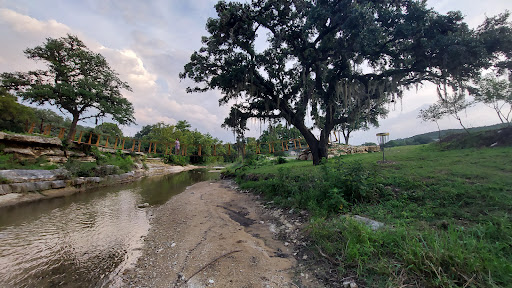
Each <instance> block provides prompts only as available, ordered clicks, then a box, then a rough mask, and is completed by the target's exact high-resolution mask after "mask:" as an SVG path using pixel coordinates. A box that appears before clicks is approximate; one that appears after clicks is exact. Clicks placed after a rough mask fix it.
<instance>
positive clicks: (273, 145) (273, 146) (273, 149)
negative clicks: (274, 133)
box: [271, 142, 276, 153]
mask: <svg viewBox="0 0 512 288" xmlns="http://www.w3.org/2000/svg"><path fill="white" fill-rule="evenodd" d="M271 144H272V153H276V145H275V144H276V143H274V142H272V143H271Z"/></svg>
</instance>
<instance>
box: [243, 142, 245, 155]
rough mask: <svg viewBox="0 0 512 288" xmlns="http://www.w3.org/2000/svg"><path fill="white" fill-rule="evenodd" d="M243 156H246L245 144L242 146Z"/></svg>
mask: <svg viewBox="0 0 512 288" xmlns="http://www.w3.org/2000/svg"><path fill="white" fill-rule="evenodd" d="M242 154H243V155H244V156H245V144H244V145H242Z"/></svg>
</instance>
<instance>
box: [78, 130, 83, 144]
mask: <svg viewBox="0 0 512 288" xmlns="http://www.w3.org/2000/svg"><path fill="white" fill-rule="evenodd" d="M82 133H84V131H80V136H78V144H80V143H82Z"/></svg>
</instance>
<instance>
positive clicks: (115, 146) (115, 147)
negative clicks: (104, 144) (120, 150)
mask: <svg viewBox="0 0 512 288" xmlns="http://www.w3.org/2000/svg"><path fill="white" fill-rule="evenodd" d="M117 140H119V137H116V143H115V144H114V150H115V149H117Z"/></svg>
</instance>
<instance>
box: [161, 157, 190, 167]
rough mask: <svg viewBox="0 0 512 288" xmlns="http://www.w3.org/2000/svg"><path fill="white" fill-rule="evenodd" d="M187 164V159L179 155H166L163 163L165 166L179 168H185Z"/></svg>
mask: <svg viewBox="0 0 512 288" xmlns="http://www.w3.org/2000/svg"><path fill="white" fill-rule="evenodd" d="M188 162H189V159H188V157H187V156H181V155H167V156H165V157H164V163H166V164H175V165H180V166H185V165H187V164H188Z"/></svg>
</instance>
